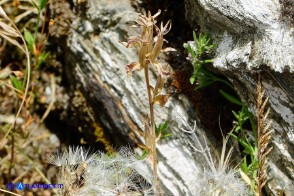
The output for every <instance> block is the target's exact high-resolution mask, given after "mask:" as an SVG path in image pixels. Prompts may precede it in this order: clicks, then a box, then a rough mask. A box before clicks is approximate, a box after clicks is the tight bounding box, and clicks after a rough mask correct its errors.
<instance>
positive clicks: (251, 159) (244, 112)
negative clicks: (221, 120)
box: [184, 32, 258, 190]
mask: <svg viewBox="0 0 294 196" xmlns="http://www.w3.org/2000/svg"><path fill="white" fill-rule="evenodd" d="M193 39H194V42H193V43H191V42H190V43H188V44H185V45H184V47H185V48H186V49H187V51H188V53H189V58H190V60H191V63H192V66H193V74H192V76H191V77H190V82H191V84H194V83H195V82H196V81H197V87H196V88H195V90H198V89H200V88H204V87H207V86H209V85H211V84H212V83H214V82H221V83H223V84H225V85H226V86H228V87H230V88H231V89H232V90H233V91H234V92H236V90H235V88H234V87H233V85H232V84H231V83H230V82H228V81H226V80H224V79H222V78H221V77H218V76H216V75H215V74H213V73H212V72H210V71H208V70H207V69H205V67H204V66H205V64H207V63H212V62H213V59H212V58H211V54H212V53H213V49H214V48H215V46H216V45H215V44H213V43H212V40H211V39H210V36H209V34H208V33H205V34H200V35H199V36H198V37H197V36H196V33H195V32H193ZM219 93H220V94H221V95H222V96H223V97H224V98H225V99H227V100H228V101H229V102H231V103H233V104H236V105H239V106H241V110H240V111H237V112H236V111H232V113H233V115H234V117H235V119H236V122H235V127H234V129H233V130H232V132H231V133H229V134H230V135H231V136H232V138H234V139H235V140H236V141H238V143H239V144H240V145H241V146H242V147H243V148H244V151H243V153H245V156H244V161H243V162H242V164H241V166H240V167H241V170H242V171H243V172H244V174H245V175H247V177H248V178H249V179H250V181H251V183H250V186H251V189H252V190H255V188H256V185H257V169H258V158H257V155H258V153H257V152H258V147H257V140H258V138H257V129H256V125H255V122H254V119H253V115H252V113H251V112H249V111H248V107H247V106H246V105H245V104H244V103H242V101H241V99H240V98H239V97H236V96H235V95H233V94H229V93H227V92H225V91H224V90H219ZM236 94H237V93H236ZM248 120H249V121H250V124H251V128H252V130H253V133H254V139H251V140H249V138H248V136H247V135H246V133H245V131H246V130H245V129H244V128H243V127H244V124H245V123H246V122H248Z"/></svg>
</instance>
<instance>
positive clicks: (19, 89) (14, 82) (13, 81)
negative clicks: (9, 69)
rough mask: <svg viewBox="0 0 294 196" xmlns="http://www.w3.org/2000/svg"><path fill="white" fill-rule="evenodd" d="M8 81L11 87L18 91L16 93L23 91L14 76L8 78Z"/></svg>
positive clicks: (19, 82)
mask: <svg viewBox="0 0 294 196" xmlns="http://www.w3.org/2000/svg"><path fill="white" fill-rule="evenodd" d="M10 80H11V83H12V86H13V87H14V88H15V89H16V90H18V91H22V90H23V87H22V85H21V81H20V80H19V79H18V78H17V77H15V76H10Z"/></svg>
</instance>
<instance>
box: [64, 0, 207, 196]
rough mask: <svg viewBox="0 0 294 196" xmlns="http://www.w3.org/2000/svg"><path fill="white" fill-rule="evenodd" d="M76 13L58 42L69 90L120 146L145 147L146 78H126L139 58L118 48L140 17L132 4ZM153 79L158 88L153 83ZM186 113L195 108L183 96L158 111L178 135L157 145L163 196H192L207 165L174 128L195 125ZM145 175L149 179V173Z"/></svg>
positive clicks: (97, 4) (100, 1)
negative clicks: (185, 122) (77, 91)
mask: <svg viewBox="0 0 294 196" xmlns="http://www.w3.org/2000/svg"><path fill="white" fill-rule="evenodd" d="M74 7H75V12H76V13H75V15H76V17H75V19H74V20H73V22H72V25H71V27H72V29H71V30H70V33H69V34H68V36H67V37H66V39H65V40H61V42H60V44H61V45H63V50H64V51H65V53H64V54H65V55H64V59H65V62H66V64H65V65H64V66H65V69H66V70H65V72H66V75H67V78H69V81H71V84H70V85H73V83H77V84H78V85H79V86H80V89H81V91H82V92H83V94H84V95H85V97H87V100H88V102H89V104H90V106H91V108H92V110H93V111H94V113H95V117H96V118H97V119H99V121H101V122H102V123H103V125H104V126H105V128H106V129H107V131H109V133H110V135H111V137H116V139H117V140H120V141H121V140H122V139H121V138H123V140H125V144H126V145H127V144H130V145H136V144H139V143H142V142H143V140H142V133H141V129H142V128H143V124H142V120H141V117H144V116H146V111H148V104H147V94H146V90H145V88H146V86H145V80H144V78H143V73H139V74H137V73H136V74H133V76H132V77H128V76H127V74H126V71H125V65H126V64H129V63H130V62H133V61H136V58H137V57H136V52H135V51H132V50H130V49H127V48H125V47H124V46H123V45H122V44H120V43H119V42H120V41H124V40H125V39H126V38H125V36H126V35H134V34H135V33H136V32H135V31H136V30H135V29H133V28H130V27H129V26H130V22H131V21H133V20H135V19H137V17H138V15H137V14H136V12H135V10H134V9H133V7H132V6H131V4H130V1H128V0H122V1H120V3H119V4H117V1H109V0H89V1H85V2H84V1H83V2H79V1H78V2H76V4H75V6H74ZM64 41H66V43H62V42H64ZM150 79H151V82H152V83H154V82H155V78H154V77H151V78H150ZM73 81H75V82H73ZM175 108H177V109H175ZM188 108H191V106H190V104H189V101H188V100H187V99H186V98H185V97H181V96H180V98H179V99H178V100H175V99H170V100H169V102H168V103H167V106H166V107H164V108H159V107H156V108H155V116H156V122H157V124H158V123H161V122H164V121H166V120H169V125H170V129H171V130H173V131H174V132H175V133H176V134H175V137H174V138H173V139H171V140H167V141H162V142H159V144H158V156H159V163H158V168H159V178H160V180H161V182H162V184H163V189H164V191H165V194H164V195H169V194H171V195H192V193H191V192H192V189H193V187H194V184H193V181H195V180H196V179H197V178H198V177H199V176H198V175H199V172H200V171H201V170H202V168H203V166H204V165H205V162H204V160H203V159H201V157H199V158H198V159H197V161H196V160H195V158H194V156H195V154H193V153H194V152H193V150H191V149H190V145H189V144H188V142H189V141H190V142H193V141H191V140H190V136H189V134H187V133H183V132H182V131H180V130H179V128H178V123H177V122H176V119H177V118H178V117H181V118H183V119H186V120H191V119H194V113H193V111H192V110H189V109H188ZM198 130H199V131H200V129H198ZM204 134H205V133H204V132H202V133H201V135H204ZM201 138H204V137H201ZM114 145H116V144H114ZM145 172H146V173H145V175H147V176H148V175H149V173H151V171H148V170H146V171H145Z"/></svg>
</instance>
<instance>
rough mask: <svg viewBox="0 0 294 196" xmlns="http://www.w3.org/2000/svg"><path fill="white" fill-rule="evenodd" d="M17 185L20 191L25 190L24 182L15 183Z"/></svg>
mask: <svg viewBox="0 0 294 196" xmlns="http://www.w3.org/2000/svg"><path fill="white" fill-rule="evenodd" d="M15 187H16V188H17V189H18V190H20V191H22V190H24V188H25V186H24V184H23V183H21V182H19V183H17V184H16V185H15Z"/></svg>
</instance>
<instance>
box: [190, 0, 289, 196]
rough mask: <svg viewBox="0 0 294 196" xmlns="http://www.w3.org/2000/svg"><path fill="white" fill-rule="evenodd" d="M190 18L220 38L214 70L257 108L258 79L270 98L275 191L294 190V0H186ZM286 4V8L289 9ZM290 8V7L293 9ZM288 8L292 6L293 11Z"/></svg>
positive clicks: (272, 166) (193, 23)
mask: <svg viewBox="0 0 294 196" xmlns="http://www.w3.org/2000/svg"><path fill="white" fill-rule="evenodd" d="M185 3H186V8H187V9H186V17H187V19H188V20H189V21H190V24H191V25H192V26H195V27H196V25H200V26H201V29H202V30H209V32H211V33H212V34H214V36H215V37H219V40H220V41H219V45H218V48H217V54H216V57H215V63H214V66H215V68H214V69H215V70H214V71H216V72H219V73H222V74H224V75H226V76H227V78H228V79H229V80H230V81H231V82H232V83H233V85H234V86H235V88H236V89H237V90H238V92H239V94H240V96H241V97H242V98H243V99H244V101H246V102H247V103H248V105H249V107H250V109H251V110H252V111H255V108H256V107H255V103H256V101H255V99H256V81H257V75H258V73H260V74H261V81H262V85H263V87H264V88H265V90H266V92H267V96H268V97H269V102H270V108H271V116H270V119H271V120H272V121H273V124H272V127H273V128H274V130H275V132H274V134H273V137H272V138H273V139H272V143H271V145H272V146H273V147H274V149H273V151H272V153H271V154H270V156H269V162H270V165H271V166H270V168H271V170H270V175H271V177H272V178H273V179H272V180H271V181H270V182H269V184H268V185H269V187H270V188H271V190H272V191H271V192H272V193H273V194H275V195H278V192H279V190H281V191H282V192H284V193H286V195H291V194H293V192H294V162H293V158H294V100H293V97H294V86H293V84H294V75H293V72H294V55H293V54H294V46H293V43H294V28H293V23H291V22H292V21H293V20H292V17H291V16H293V1H292V3H291V2H289V1H275V0H270V1H268V0H261V1H251V0H236V1H228V0H224V1H217V0H185ZM285 6H286V7H287V11H285V9H286V8H285ZM291 9H292V11H291ZM289 10H290V11H289Z"/></svg>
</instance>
